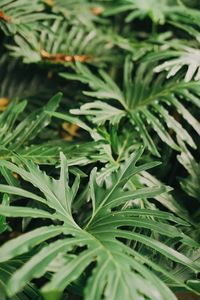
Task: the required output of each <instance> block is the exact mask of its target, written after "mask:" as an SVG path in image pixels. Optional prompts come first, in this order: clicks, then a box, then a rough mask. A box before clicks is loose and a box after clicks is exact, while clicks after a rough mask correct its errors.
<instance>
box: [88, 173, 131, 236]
mask: <svg viewBox="0 0 200 300" xmlns="http://www.w3.org/2000/svg"><path fill="white" fill-rule="evenodd" d="M126 170H127V169H125V170H124V171H123V172H122V174H121V175H120V177H119V178H118V180H117V182H116V183H115V185H114V186H113V188H112V189H111V190H110V192H109V193H108V195H107V196H106V197H105V198H104V200H103V201H102V202H101V203H100V205H99V206H98V208H97V209H96V210H95V211H93V214H92V217H91V218H90V220H89V222H88V223H87V225H86V226H85V228H84V229H85V230H87V228H88V227H89V225H90V224H91V223H92V221H93V219H94V218H95V216H96V215H97V214H98V212H99V211H100V210H101V209H102V207H103V206H104V204H105V203H106V201H107V200H108V199H109V197H110V196H111V195H112V193H113V192H114V191H115V189H116V188H117V186H118V184H119V183H120V180H121V179H122V177H123V175H124V173H125V172H126Z"/></svg>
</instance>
